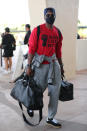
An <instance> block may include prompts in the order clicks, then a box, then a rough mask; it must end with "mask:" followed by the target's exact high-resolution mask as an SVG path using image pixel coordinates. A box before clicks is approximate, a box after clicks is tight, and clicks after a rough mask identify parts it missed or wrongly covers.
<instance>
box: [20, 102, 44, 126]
mask: <svg viewBox="0 0 87 131" xmlns="http://www.w3.org/2000/svg"><path fill="white" fill-rule="evenodd" d="M19 106H20V108H21V110H22V117H23V120H24V122H25V123H26V124H28V125H29V126H37V125H39V124H40V122H41V120H42V108H41V109H40V110H39V122H38V124H32V123H31V122H29V121H28V120H27V118H26V116H25V114H24V112H23V107H22V103H21V102H19Z"/></svg>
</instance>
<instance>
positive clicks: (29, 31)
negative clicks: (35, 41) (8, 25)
mask: <svg viewBox="0 0 87 131" xmlns="http://www.w3.org/2000/svg"><path fill="white" fill-rule="evenodd" d="M25 30H26V32H27V33H26V35H25V38H24V44H25V45H26V44H27V45H28V40H29V37H30V34H31V30H30V25H29V24H26V25H25Z"/></svg>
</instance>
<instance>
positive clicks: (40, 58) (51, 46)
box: [27, 8, 64, 128]
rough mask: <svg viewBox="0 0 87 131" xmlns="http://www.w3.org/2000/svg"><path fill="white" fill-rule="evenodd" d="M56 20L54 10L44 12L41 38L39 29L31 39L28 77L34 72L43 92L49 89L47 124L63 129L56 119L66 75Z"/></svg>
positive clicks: (49, 9)
mask: <svg viewBox="0 0 87 131" xmlns="http://www.w3.org/2000/svg"><path fill="white" fill-rule="evenodd" d="M55 18H56V13H55V9H54V8H46V9H45V10H44V19H45V23H44V24H41V25H40V26H39V27H40V35H39V38H38V36H37V31H38V30H37V29H38V28H37V27H36V28H34V30H33V31H32V33H31V35H30V38H29V52H28V65H27V66H28V68H27V75H28V76H31V75H32V74H33V71H34V80H35V81H36V84H37V85H39V86H40V87H41V88H42V90H43V92H44V91H45V90H46V88H48V96H49V97H50V99H49V104H48V117H47V120H46V122H47V124H50V125H51V126H54V127H55V128H61V126H62V125H61V124H60V123H59V122H58V121H57V120H55V119H54V117H55V115H56V113H57V109H58V100H59V92H60V87H61V81H62V80H61V75H64V70H63V63H62V40H63V37H62V33H61V37H60V36H59V33H58V29H57V28H56V27H55V26H54V25H53V24H54V21H55Z"/></svg>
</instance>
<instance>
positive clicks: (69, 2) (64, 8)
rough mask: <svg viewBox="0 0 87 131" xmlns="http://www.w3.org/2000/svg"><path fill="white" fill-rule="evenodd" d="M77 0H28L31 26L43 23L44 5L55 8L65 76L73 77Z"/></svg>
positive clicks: (74, 68)
mask: <svg viewBox="0 0 87 131" xmlns="http://www.w3.org/2000/svg"><path fill="white" fill-rule="evenodd" d="M78 4H79V0H29V10H30V23H31V25H32V28H33V27H35V26H37V25H39V24H41V23H43V22H44V17H43V10H44V8H45V7H54V8H55V9H56V21H55V25H56V26H57V27H58V28H59V29H60V30H61V32H62V34H63V38H64V39H63V50H62V52H63V62H64V69H65V75H66V77H67V78H73V77H75V70H76V33H77V18H78Z"/></svg>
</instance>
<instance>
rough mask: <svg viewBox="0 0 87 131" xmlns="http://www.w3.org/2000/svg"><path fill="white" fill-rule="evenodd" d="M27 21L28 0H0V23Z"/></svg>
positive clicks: (21, 22)
mask: <svg viewBox="0 0 87 131" xmlns="http://www.w3.org/2000/svg"><path fill="white" fill-rule="evenodd" d="M29 22H30V20H29V10H28V0H0V24H26V23H29Z"/></svg>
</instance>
